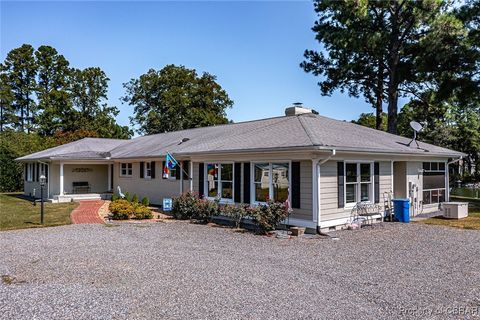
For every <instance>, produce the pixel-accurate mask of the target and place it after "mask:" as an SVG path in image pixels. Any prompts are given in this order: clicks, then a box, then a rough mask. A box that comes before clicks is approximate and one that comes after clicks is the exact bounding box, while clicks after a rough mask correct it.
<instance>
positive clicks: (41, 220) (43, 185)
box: [40, 174, 47, 224]
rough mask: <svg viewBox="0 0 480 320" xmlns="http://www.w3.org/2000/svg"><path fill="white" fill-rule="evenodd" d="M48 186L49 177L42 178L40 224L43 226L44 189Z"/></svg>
mask: <svg viewBox="0 0 480 320" xmlns="http://www.w3.org/2000/svg"><path fill="white" fill-rule="evenodd" d="M46 184H47V177H45V175H43V174H42V175H41V176H40V204H41V205H40V223H41V224H43V188H44V187H45V185H46Z"/></svg>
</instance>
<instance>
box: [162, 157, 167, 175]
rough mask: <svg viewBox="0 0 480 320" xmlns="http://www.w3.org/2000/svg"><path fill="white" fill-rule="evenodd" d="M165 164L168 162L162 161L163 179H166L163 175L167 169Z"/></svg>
mask: <svg viewBox="0 0 480 320" xmlns="http://www.w3.org/2000/svg"><path fill="white" fill-rule="evenodd" d="M165 164H166V162H165V161H162V179H166V178H165V177H164V176H163V172H164V170H165Z"/></svg>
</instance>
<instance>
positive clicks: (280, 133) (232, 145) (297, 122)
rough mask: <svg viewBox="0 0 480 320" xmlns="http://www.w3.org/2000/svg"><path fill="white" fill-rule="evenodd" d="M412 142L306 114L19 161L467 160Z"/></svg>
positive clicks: (77, 145)
mask: <svg viewBox="0 0 480 320" xmlns="http://www.w3.org/2000/svg"><path fill="white" fill-rule="evenodd" d="M182 140H183V142H182ZM410 140H411V139H409V138H405V137H401V136H397V135H393V134H389V133H386V132H383V131H379V130H375V129H370V128H367V127H363V126H360V125H357V124H354V123H351V122H346V121H340V120H334V119H330V118H327V117H323V116H319V115H314V114H304V115H298V116H283V117H276V118H268V119H262V120H255V121H247V122H240V123H233V124H227V125H219V126H211V127H204V128H196V129H189V130H181V131H175V132H167V133H161V134H155V135H149V136H143V137H138V138H134V139H131V140H111V139H92V138H86V139H83V140H79V141H76V142H73V143H69V144H66V145H63V146H59V147H56V148H52V149H47V150H44V151H41V152H37V153H34V154H31V155H28V156H25V157H22V158H19V159H18V160H31V159H40V158H70V159H79V158H80V159H95V158H98V159H101V158H105V153H106V152H109V153H110V156H111V158H112V159H121V158H143V157H159V156H164V155H165V154H166V153H167V152H170V153H172V154H185V155H188V154H194V153H208V152H234V151H247V150H248V151H255V150H265V149H272V150H275V149H288V148H297V147H304V148H309V147H311V148H325V149H333V148H335V149H337V150H338V151H342V150H344V151H366V152H372V153H373V152H387V153H404V154H431V155H440V156H449V157H458V156H462V155H464V154H462V153H460V152H457V151H453V150H449V149H445V148H441V147H437V146H434V145H431V144H427V143H423V142H420V141H419V145H420V149H417V148H416V147H409V146H408V143H409V142H410Z"/></svg>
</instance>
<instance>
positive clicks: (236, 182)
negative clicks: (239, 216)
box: [233, 162, 242, 202]
mask: <svg viewBox="0 0 480 320" xmlns="http://www.w3.org/2000/svg"><path fill="white" fill-rule="evenodd" d="M233 188H234V190H235V191H234V194H233V201H234V202H242V190H241V188H242V163H240V162H235V168H234V177H233Z"/></svg>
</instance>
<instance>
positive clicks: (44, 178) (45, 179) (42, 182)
mask: <svg viewBox="0 0 480 320" xmlns="http://www.w3.org/2000/svg"><path fill="white" fill-rule="evenodd" d="M46 183H47V177H45V176H44V175H43V174H42V175H41V176H40V186H42V187H44V186H45V184H46Z"/></svg>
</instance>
